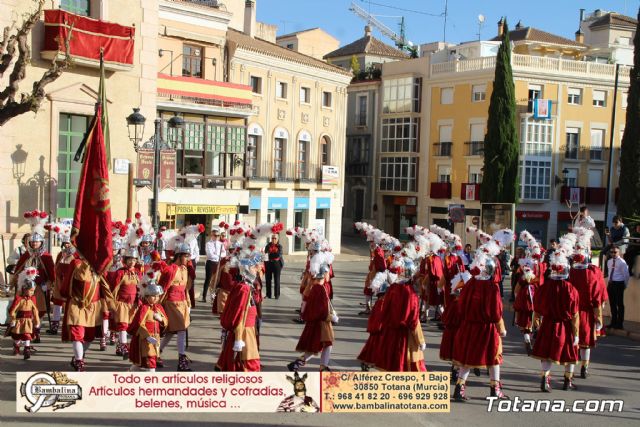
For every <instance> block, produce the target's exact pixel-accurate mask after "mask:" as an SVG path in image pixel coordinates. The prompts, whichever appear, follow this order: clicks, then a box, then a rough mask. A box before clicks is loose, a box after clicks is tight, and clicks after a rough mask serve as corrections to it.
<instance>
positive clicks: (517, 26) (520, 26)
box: [516, 20, 524, 30]
mask: <svg viewBox="0 0 640 427" xmlns="http://www.w3.org/2000/svg"><path fill="white" fill-rule="evenodd" d="M522 27H524V25H522V20H519V21H518V23H517V24H516V30H519V29H521V28H522Z"/></svg>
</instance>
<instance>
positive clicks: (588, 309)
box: [569, 227, 604, 378]
mask: <svg viewBox="0 0 640 427" xmlns="http://www.w3.org/2000/svg"><path fill="white" fill-rule="evenodd" d="M573 233H574V234H576V236H577V240H576V246H575V252H574V254H573V265H572V266H571V270H570V272H569V282H571V284H572V285H573V287H575V288H576V290H577V291H578V295H579V297H580V305H579V309H580V330H579V337H580V341H579V343H578V345H579V347H580V361H581V365H582V366H581V367H580V377H581V378H587V377H588V376H589V360H590V359H591V349H592V348H594V347H595V346H596V338H597V335H598V332H599V331H601V330H602V303H603V300H604V296H603V295H602V290H603V289H604V286H603V284H602V283H601V282H604V277H603V274H602V270H600V268H599V267H598V266H596V265H593V264H591V263H590V262H589V259H590V258H591V257H590V255H591V254H590V251H589V248H590V245H591V237H592V236H593V231H592V230H589V229H587V228H582V227H574V228H573Z"/></svg>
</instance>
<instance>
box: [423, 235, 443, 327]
mask: <svg viewBox="0 0 640 427" xmlns="http://www.w3.org/2000/svg"><path fill="white" fill-rule="evenodd" d="M424 231H425V233H424V236H425V238H426V239H427V240H428V241H429V253H428V255H427V256H426V257H425V258H424V259H423V260H422V263H421V264H420V275H421V276H422V278H423V279H422V301H423V306H424V310H425V311H424V315H423V316H422V320H423V321H425V322H427V321H428V319H429V309H430V308H431V307H433V309H434V311H433V320H434V321H438V320H440V318H441V315H442V311H443V310H442V303H443V297H442V289H443V287H444V266H443V264H442V258H440V256H439V255H438V253H439V252H440V250H441V249H443V248H444V242H443V241H442V239H441V238H440V237H438V236H437V235H436V234H435V233H431V232H429V231H428V230H424Z"/></svg>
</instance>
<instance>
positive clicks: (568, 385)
mask: <svg viewBox="0 0 640 427" xmlns="http://www.w3.org/2000/svg"><path fill="white" fill-rule="evenodd" d="M562 389H563V390H577V389H578V387H576V386H575V384H574V383H573V378H567V377H564V383H563V384H562Z"/></svg>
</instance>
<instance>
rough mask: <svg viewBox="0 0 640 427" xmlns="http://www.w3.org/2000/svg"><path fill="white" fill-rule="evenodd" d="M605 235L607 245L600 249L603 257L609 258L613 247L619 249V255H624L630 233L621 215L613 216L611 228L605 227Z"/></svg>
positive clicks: (606, 265) (607, 265)
mask: <svg viewBox="0 0 640 427" xmlns="http://www.w3.org/2000/svg"><path fill="white" fill-rule="evenodd" d="M605 235H606V236H607V246H605V247H604V248H603V249H602V254H603V255H604V257H605V259H607V260H608V259H609V258H610V256H609V252H610V251H611V250H612V249H613V247H617V248H618V250H619V251H620V257H623V256H624V253H625V252H626V251H627V244H628V243H629V237H630V236H631V233H629V228H628V227H627V226H626V225H624V223H623V222H622V217H621V216H620V215H616V216H614V217H613V221H612V227H611V229H605ZM608 268H609V263H608V262H607V263H606V264H605V271H604V274H605V277H609V274H608V273H609V270H608Z"/></svg>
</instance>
